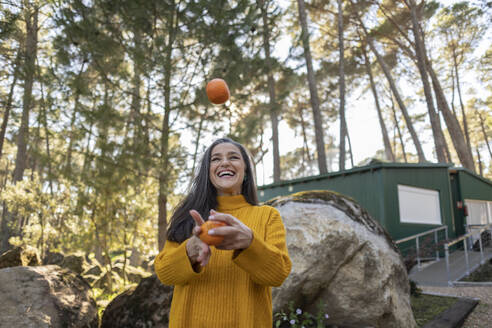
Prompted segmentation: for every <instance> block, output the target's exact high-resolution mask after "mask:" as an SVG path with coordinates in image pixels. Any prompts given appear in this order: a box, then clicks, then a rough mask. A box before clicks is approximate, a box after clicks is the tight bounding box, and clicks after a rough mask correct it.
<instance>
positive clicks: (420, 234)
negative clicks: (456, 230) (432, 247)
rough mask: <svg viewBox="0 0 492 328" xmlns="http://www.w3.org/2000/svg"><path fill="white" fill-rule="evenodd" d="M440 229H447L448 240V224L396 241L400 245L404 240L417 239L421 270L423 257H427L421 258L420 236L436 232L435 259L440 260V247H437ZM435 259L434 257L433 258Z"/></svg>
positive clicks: (418, 262)
mask: <svg viewBox="0 0 492 328" xmlns="http://www.w3.org/2000/svg"><path fill="white" fill-rule="evenodd" d="M440 230H444V231H445V240H448V226H441V227H438V228H435V229H432V230H428V231H424V232H421V233H418V234H416V235H412V236H409V237H406V238H403V239H399V240H397V241H395V243H396V244H397V245H398V244H401V243H404V242H407V241H410V240H412V239H415V246H416V249H417V268H418V270H419V271H421V270H422V266H421V264H420V263H421V260H423V259H426V258H421V257H420V243H419V238H420V237H423V236H426V235H428V234H431V233H434V242H435V243H436V258H435V260H436V261H439V249H438V247H437V245H439V243H438V237H437V234H438V232H439V231H440ZM432 259H434V258H432Z"/></svg>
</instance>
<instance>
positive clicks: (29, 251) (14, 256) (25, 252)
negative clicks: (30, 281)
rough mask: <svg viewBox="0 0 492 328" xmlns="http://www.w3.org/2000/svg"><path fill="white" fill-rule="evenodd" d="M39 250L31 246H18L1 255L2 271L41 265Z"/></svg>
mask: <svg viewBox="0 0 492 328" xmlns="http://www.w3.org/2000/svg"><path fill="white" fill-rule="evenodd" d="M40 263H41V260H40V258H39V254H38V250H37V249H36V248H34V247H31V246H17V247H14V248H12V249H11V250H8V251H6V252H5V253H3V254H2V255H0V269H3V268H9V267H16V266H35V265H39V264H40Z"/></svg>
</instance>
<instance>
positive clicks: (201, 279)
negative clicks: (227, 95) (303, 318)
mask: <svg viewBox="0 0 492 328" xmlns="http://www.w3.org/2000/svg"><path fill="white" fill-rule="evenodd" d="M254 181H255V179H254V176H253V169H252V164H251V160H250V157H249V156H248V153H247V151H246V149H245V148H244V147H243V146H242V145H241V144H239V143H237V142H234V141H232V140H231V139H227V138H223V139H218V140H216V141H215V142H214V143H212V145H211V146H210V147H209V148H208V149H207V150H206V152H205V154H204V155H203V158H202V162H201V166H200V170H199V172H198V174H197V175H196V176H195V178H194V180H193V184H192V187H191V190H190V192H189V194H188V195H187V196H186V197H185V198H184V199H183V200H182V202H181V203H180V204H179V205H178V206H177V208H176V210H175V211H174V214H173V216H172V218H171V224H170V227H169V230H168V236H167V239H168V240H167V242H166V244H165V245H164V249H163V250H162V251H161V252H160V253H159V255H158V256H157V257H156V259H155V264H154V267H155V272H156V273H157V276H158V277H159V279H160V280H161V281H162V283H164V284H167V285H174V294H173V300H172V304H171V313H170V320H169V327H170V328H174V327H183V328H184V327H186V328H188V327H204V328H207V327H210V328H212V327H214V328H216V327H218V328H220V327H224V328H225V327H240V328H246V327H251V328H253V327H268V328H270V327H272V321H273V318H272V295H271V287H272V286H280V285H281V284H282V282H283V281H284V280H285V278H287V276H288V274H289V272H290V269H291V266H292V264H291V261H290V258H289V255H288V252H287V246H286V243H285V228H284V225H283V223H282V219H281V217H280V214H279V213H278V211H277V210H276V209H275V208H273V207H270V206H258V197H257V194H256V185H255V182H254ZM206 221H216V222H217V223H219V224H218V225H217V226H216V227H214V228H211V229H210V230H208V228H205V226H204V229H202V228H201V226H202V225H203V224H204V223H205V222H206ZM202 230H203V231H202ZM202 232H203V233H207V234H208V235H209V236H216V237H220V238H218V239H219V240H221V241H220V242H218V243H217V244H216V246H215V247H214V246H212V247H211V246H210V245H211V244H212V243H208V244H207V243H206V242H207V240H211V239H213V238H211V237H209V238H203V234H202ZM201 234H202V238H203V240H201V239H200V238H199V236H200V235H201ZM209 244H210V245H209ZM213 244H215V242H214V243H213Z"/></svg>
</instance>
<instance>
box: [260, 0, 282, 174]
mask: <svg viewBox="0 0 492 328" xmlns="http://www.w3.org/2000/svg"><path fill="white" fill-rule="evenodd" d="M257 2H258V6H259V7H260V9H261V16H262V19H263V48H264V50H265V61H266V69H267V78H268V93H269V96H270V122H271V124H272V143H273V182H279V181H280V150H279V141H278V105H277V100H276V96H275V79H274V78H273V68H272V58H271V54H270V25H269V24H268V3H266V2H265V1H264V0H257Z"/></svg>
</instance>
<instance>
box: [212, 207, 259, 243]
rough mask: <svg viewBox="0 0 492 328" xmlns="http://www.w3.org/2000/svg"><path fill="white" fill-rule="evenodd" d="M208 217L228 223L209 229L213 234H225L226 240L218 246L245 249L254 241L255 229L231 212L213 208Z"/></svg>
mask: <svg viewBox="0 0 492 328" xmlns="http://www.w3.org/2000/svg"><path fill="white" fill-rule="evenodd" d="M208 219H209V220H216V221H222V222H225V223H226V224H227V226H224V227H219V228H214V229H212V230H209V231H208V234H209V235H212V236H224V241H222V243H220V244H219V245H217V246H216V248H218V249H245V248H248V247H249V245H250V244H251V242H252V241H253V231H251V229H250V228H248V227H247V226H246V225H245V224H244V223H242V222H241V221H239V220H238V219H236V218H235V217H233V216H232V215H230V214H225V213H220V212H216V211H214V210H211V211H210V216H209V217H208Z"/></svg>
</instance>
